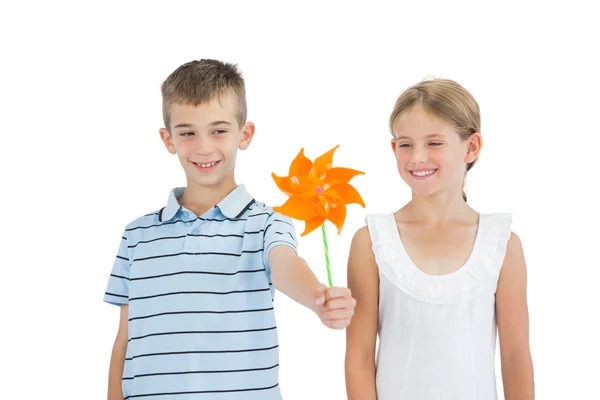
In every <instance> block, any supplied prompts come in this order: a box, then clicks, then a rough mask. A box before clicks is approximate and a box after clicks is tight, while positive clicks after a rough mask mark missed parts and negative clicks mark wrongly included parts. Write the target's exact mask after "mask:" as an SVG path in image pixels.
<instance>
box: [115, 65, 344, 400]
mask: <svg viewBox="0 0 600 400" xmlns="http://www.w3.org/2000/svg"><path fill="white" fill-rule="evenodd" d="M162 97H163V118H164V123H165V128H162V129H160V136H161V138H162V140H163V142H164V144H165V146H166V148H167V150H168V151H169V152H170V153H171V154H176V155H177V157H178V158H179V161H180V163H181V165H182V167H183V169H184V172H185V174H186V179H187V186H186V187H185V188H176V189H173V190H172V191H171V193H170V196H169V199H168V202H167V204H166V206H165V207H163V208H162V209H160V210H159V211H157V212H154V213H151V214H148V215H145V216H143V217H140V218H138V219H136V220H135V221H133V222H131V223H130V224H129V225H127V227H126V229H125V231H124V233H123V237H122V240H121V245H120V247H119V252H118V255H117V258H116V260H115V263H114V266H113V270H112V273H111V276H110V278H109V282H108V288H107V290H106V293H105V296H104V300H105V301H106V302H108V303H112V304H116V305H120V306H121V318H120V324H119V330H118V333H117V337H116V340H115V344H114V347H113V351H112V358H111V364H110V372H109V385H108V392H109V394H108V398H109V400H113V399H115V400H116V399H123V398H124V399H130V398H131V399H133V398H144V399H175V398H178V399H179V398H180V399H223V400H224V399H227V400H238V399H239V400H242V399H243V400H254V399H257V400H258V399H260V400H280V399H281V393H280V390H279V385H278V365H279V364H278V363H279V360H278V343H277V330H276V324H275V316H274V312H273V295H274V291H275V289H278V290H280V291H281V292H283V293H285V294H286V295H288V296H289V297H290V298H292V299H293V300H295V301H297V302H299V303H300V304H303V305H304V306H306V307H308V308H310V309H311V310H313V311H314V312H315V313H316V314H317V315H318V316H319V318H320V319H321V321H322V322H323V323H324V324H325V325H326V326H328V327H330V328H335V329H343V328H345V327H346V326H348V325H349V323H350V319H351V317H352V314H353V313H354V304H355V301H354V299H353V298H352V297H351V295H350V291H349V290H348V289H346V288H327V287H326V286H324V285H322V284H320V283H319V281H318V280H317V279H316V277H315V275H314V274H313V273H312V272H311V270H310V269H309V268H308V266H307V265H306V263H305V262H304V260H303V259H301V258H300V257H298V256H297V255H296V250H295V249H296V245H297V242H296V233H295V231H294V228H293V226H292V224H291V220H290V219H289V218H287V217H284V216H282V215H280V214H277V213H275V212H273V211H272V210H271V209H270V208H268V207H267V206H266V205H265V204H264V203H261V202H259V201H256V200H254V199H253V198H252V196H251V195H250V194H249V193H248V192H247V191H246V190H245V188H244V186H243V185H239V186H238V185H237V184H236V183H235V179H234V169H235V160H236V154H237V150H238V149H240V150H245V149H246V148H248V146H249V145H250V142H251V141H252V137H253V135H254V124H253V123H252V122H246V99H245V97H246V96H245V86H244V80H243V78H242V77H241V75H240V73H239V72H238V71H237V68H236V66H235V65H231V64H226V63H222V62H219V61H215V60H201V61H192V62H189V63H187V64H184V65H182V66H180V67H179V68H178V69H176V70H175V71H174V72H173V73H172V74H171V75H170V76H169V77H168V78H167V80H166V81H165V82H164V83H163V85H162Z"/></svg>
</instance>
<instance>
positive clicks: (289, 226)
mask: <svg viewBox="0 0 600 400" xmlns="http://www.w3.org/2000/svg"><path fill="white" fill-rule="evenodd" d="M277 246H288V247H290V248H292V249H293V250H294V252H296V254H297V253H298V250H297V249H298V240H297V238H296V229H294V225H293V223H292V219H291V218H290V217H287V216H285V215H282V214H279V213H277V212H273V214H272V215H271V216H270V217H269V218H268V219H267V224H266V226H265V239H264V249H265V251H264V254H263V262H264V264H265V268H266V269H267V271H269V272H270V269H271V262H270V261H269V253H270V252H271V250H273V248H275V247H277Z"/></svg>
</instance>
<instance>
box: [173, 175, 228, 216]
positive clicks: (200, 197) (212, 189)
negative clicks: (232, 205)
mask: <svg viewBox="0 0 600 400" xmlns="http://www.w3.org/2000/svg"><path fill="white" fill-rule="evenodd" d="M236 187H237V184H236V183H235V180H234V179H225V181H223V182H221V183H220V184H218V185H215V186H199V185H198V184H195V183H194V182H189V181H188V183H187V187H186V189H185V192H183V195H182V196H181V197H180V198H179V205H181V206H182V207H184V208H186V209H188V210H190V211H191V212H193V213H194V214H196V215H197V216H201V215H203V214H204V213H206V212H207V211H208V210H210V209H211V208H213V207H214V206H215V205H216V204H219V203H220V202H221V200H223V199H224V198H225V197H227V195H228V194H229V193H231V192H232V191H233V190H235V188H236Z"/></svg>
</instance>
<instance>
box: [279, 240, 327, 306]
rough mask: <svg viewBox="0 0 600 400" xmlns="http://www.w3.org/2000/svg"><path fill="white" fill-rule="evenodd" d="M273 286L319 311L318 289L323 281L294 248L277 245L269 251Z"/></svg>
mask: <svg viewBox="0 0 600 400" xmlns="http://www.w3.org/2000/svg"><path fill="white" fill-rule="evenodd" d="M269 261H270V263H271V280H272V282H273V286H275V288H276V289H277V290H279V291H280V292H282V293H284V294H285V295H286V296H288V297H290V298H291V299H292V300H294V301H296V302H298V303H300V304H302V305H303V306H305V307H308V308H309V309H311V310H312V311H314V312H317V306H318V304H317V300H318V299H317V298H316V297H315V296H316V293H317V289H319V288H320V287H321V282H319V280H318V279H317V277H316V276H315V274H314V273H313V272H312V270H311V269H310V268H309V267H308V264H306V261H304V259H302V258H300V257H298V256H297V255H296V253H295V252H294V250H293V249H292V248H290V247H287V246H276V247H274V248H273V250H271V252H270V253H269Z"/></svg>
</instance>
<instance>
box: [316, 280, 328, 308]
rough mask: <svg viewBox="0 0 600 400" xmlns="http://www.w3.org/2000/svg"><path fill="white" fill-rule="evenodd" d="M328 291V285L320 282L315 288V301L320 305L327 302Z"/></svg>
mask: <svg viewBox="0 0 600 400" xmlns="http://www.w3.org/2000/svg"><path fill="white" fill-rule="evenodd" d="M326 293H327V286H325V285H323V284H320V285H319V286H318V287H317V289H316V290H315V302H316V304H317V305H318V306H320V305H322V304H323V303H325V299H326V297H325V294H326Z"/></svg>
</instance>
